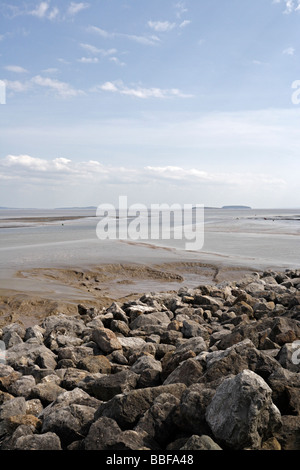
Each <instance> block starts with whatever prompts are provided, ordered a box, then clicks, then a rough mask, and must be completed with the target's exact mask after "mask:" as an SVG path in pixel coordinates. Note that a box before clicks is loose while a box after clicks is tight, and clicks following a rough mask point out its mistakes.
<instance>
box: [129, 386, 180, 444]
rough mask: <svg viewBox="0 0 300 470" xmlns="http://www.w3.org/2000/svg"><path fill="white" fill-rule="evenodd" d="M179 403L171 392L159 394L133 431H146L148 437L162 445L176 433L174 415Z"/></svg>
mask: <svg viewBox="0 0 300 470" xmlns="http://www.w3.org/2000/svg"><path fill="white" fill-rule="evenodd" d="M179 403H180V400H179V398H176V397H175V396H174V395H172V394H171V393H162V394H160V395H159V396H158V397H157V398H155V400H154V402H153V404H152V405H151V407H150V408H149V409H148V410H147V411H146V412H145V414H144V415H143V416H142V417H141V418H140V420H139V422H138V423H137V425H136V426H135V428H134V429H135V431H138V432H146V433H147V435H148V436H149V437H150V438H152V439H153V440H154V441H155V442H157V443H158V444H159V445H160V446H161V447H164V446H165V445H166V444H167V443H168V442H169V441H170V440H172V439H173V437H174V435H175V434H176V430H177V429H176V426H175V423H174V415H175V414H176V412H177V409H178V406H179Z"/></svg>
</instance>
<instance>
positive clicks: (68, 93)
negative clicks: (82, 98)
mask: <svg viewBox="0 0 300 470" xmlns="http://www.w3.org/2000/svg"><path fill="white" fill-rule="evenodd" d="M31 82H32V83H34V84H35V85H39V86H41V87H45V88H48V89H50V90H52V91H54V92H55V93H56V94H57V95H58V96H60V97H61V98H70V97H74V96H78V95H81V94H83V93H84V92H83V91H82V90H76V89H75V88H73V87H72V86H71V85H69V84H68V83H65V82H61V81H59V80H54V79H52V78H46V77H45V78H44V77H41V76H40V75H37V76H35V77H33V78H32V79H31Z"/></svg>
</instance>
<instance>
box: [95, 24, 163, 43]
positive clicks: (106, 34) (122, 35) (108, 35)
mask: <svg viewBox="0 0 300 470" xmlns="http://www.w3.org/2000/svg"><path fill="white" fill-rule="evenodd" d="M87 31H88V32H90V33H95V34H97V35H98V36H101V37H103V38H105V39H114V38H123V39H128V40H130V41H134V42H137V43H139V44H144V45H146V46H155V45H157V44H159V42H160V39H159V38H158V37H157V36H153V35H151V36H138V35H135V34H126V33H111V32H109V31H106V30H104V29H101V28H98V26H89V27H88V28H87Z"/></svg>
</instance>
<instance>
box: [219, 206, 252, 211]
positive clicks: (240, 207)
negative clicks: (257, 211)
mask: <svg viewBox="0 0 300 470" xmlns="http://www.w3.org/2000/svg"><path fill="white" fill-rule="evenodd" d="M222 209H238V210H241V209H252V208H251V207H249V206H223V207H222Z"/></svg>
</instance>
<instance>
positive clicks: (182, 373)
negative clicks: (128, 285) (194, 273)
mask: <svg viewBox="0 0 300 470" xmlns="http://www.w3.org/2000/svg"><path fill="white" fill-rule="evenodd" d="M1 339H2V341H3V344H5V348H6V354H5V359H2V361H1V362H2V363H1V364H0V449H1V450H35V449H37V450H60V449H67V450H165V449H167V450H169V451H173V450H222V449H223V450H227V449H229V450H241V449H250V450H252V449H253V450H254V449H255V450H256V449H263V450H268V449H271V450H280V449H283V450H292V449H298V450H299V449H300V374H299V372H300V364H299V363H300V341H299V342H298V341H297V340H300V270H299V271H298V270H293V271H292V270H290V271H286V272H284V273H276V272H271V271H266V272H264V273H261V274H258V273H255V274H253V275H251V276H250V277H247V278H245V279H242V280H241V281H240V282H233V283H226V284H225V283H224V284H220V285H216V286H199V287H198V288H197V289H189V288H181V289H180V290H179V291H178V292H176V293H157V294H145V295H143V296H142V297H141V298H140V299H139V300H135V301H131V302H127V303H124V304H122V305H120V304H117V303H113V304H112V305H111V306H110V307H109V308H108V309H99V310H97V309H95V308H88V307H85V306H84V305H79V306H78V315H76V316H67V315H63V314H59V315H55V316H49V317H47V318H45V319H44V320H43V322H42V323H41V324H40V325H36V326H33V327H28V328H26V329H25V328H24V327H23V326H22V325H20V324H17V323H13V324H10V325H8V326H5V327H4V328H3V330H2V332H1ZM297 348H298V349H297Z"/></svg>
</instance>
